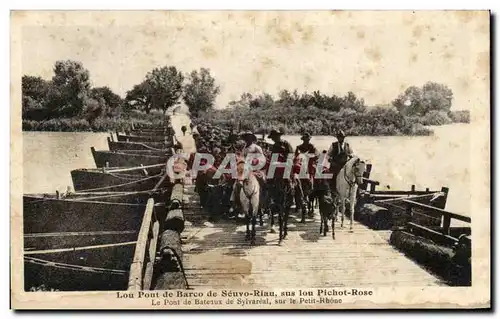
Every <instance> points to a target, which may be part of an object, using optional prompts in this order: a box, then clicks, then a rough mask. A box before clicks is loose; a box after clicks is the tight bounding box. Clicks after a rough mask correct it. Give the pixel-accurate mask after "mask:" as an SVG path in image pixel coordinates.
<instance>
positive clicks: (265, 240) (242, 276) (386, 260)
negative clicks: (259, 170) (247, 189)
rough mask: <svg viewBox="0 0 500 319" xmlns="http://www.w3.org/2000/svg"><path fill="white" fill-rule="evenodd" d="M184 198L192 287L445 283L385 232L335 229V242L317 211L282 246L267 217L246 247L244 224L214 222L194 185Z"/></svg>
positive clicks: (293, 226)
mask: <svg viewBox="0 0 500 319" xmlns="http://www.w3.org/2000/svg"><path fill="white" fill-rule="evenodd" d="M184 194H185V198H184V204H185V210H184V212H185V217H186V220H187V221H188V222H187V227H186V229H185V231H184V232H183V234H182V236H183V241H184V243H183V251H184V267H185V269H186V276H187V279H188V282H189V285H190V286H191V287H192V288H193V289H200V288H207V289H208V288H241V289H253V288H266V287H269V288H293V287H298V286H301V287H308V288H316V287H329V286H331V287H342V286H346V287H363V286H365V287H377V286H398V287H401V286H409V287H410V286H437V285H445V284H444V283H443V282H441V281H440V280H439V279H437V278H435V277H434V276H433V275H431V274H429V273H428V272H427V271H425V270H424V269H423V268H421V267H420V266H418V265H417V264H415V263H414V262H413V261H411V260H410V259H408V258H406V257H405V256H404V255H403V254H401V253H400V252H398V251H397V250H395V249H394V248H392V247H391V246H390V245H389V243H388V239H389V236H390V232H388V231H373V230H371V229H368V228H366V227H365V226H363V225H362V224H360V223H355V225H354V231H353V232H352V233H350V232H349V231H348V228H347V227H346V228H344V229H339V225H338V224H337V228H336V239H335V241H334V240H333V239H332V237H331V233H329V234H328V235H327V236H326V237H323V236H320V235H319V218H318V215H319V213H318V212H316V214H315V215H316V218H315V219H314V220H308V221H307V223H306V224H300V223H299V222H298V221H299V220H298V219H297V218H296V217H295V216H294V215H293V214H292V215H291V216H290V220H289V234H288V237H287V239H286V240H285V241H284V242H283V244H282V245H281V246H278V245H277V243H278V234H277V233H271V232H270V229H269V226H268V223H267V220H265V221H264V226H263V227H259V226H257V243H256V245H255V246H250V245H249V243H248V242H246V241H245V239H244V237H245V225H244V224H243V222H242V221H237V220H229V221H220V222H216V223H215V224H212V223H210V222H208V221H207V218H206V216H205V214H204V212H203V211H202V210H201V209H200V208H199V202H198V198H197V194H195V193H194V187H193V186H192V185H186V186H185V192H184Z"/></svg>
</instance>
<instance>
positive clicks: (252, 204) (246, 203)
mask: <svg viewBox="0 0 500 319" xmlns="http://www.w3.org/2000/svg"><path fill="white" fill-rule="evenodd" d="M236 183H239V194H236V195H237V197H236V198H237V200H238V201H239V207H240V208H241V212H242V213H244V214H245V219H246V236H245V239H246V240H250V244H251V245H254V244H255V224H256V223H257V215H259V212H260V210H261V208H260V196H261V189H260V183H259V181H258V180H257V177H255V175H254V174H253V173H252V172H250V173H249V174H248V176H247V177H245V178H244V179H243V180H241V179H238V180H237V181H236ZM261 218H262V217H261ZM250 224H252V229H251V231H250Z"/></svg>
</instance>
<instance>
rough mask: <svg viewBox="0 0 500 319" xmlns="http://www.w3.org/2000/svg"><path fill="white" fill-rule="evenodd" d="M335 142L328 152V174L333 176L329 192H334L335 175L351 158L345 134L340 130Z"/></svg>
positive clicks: (350, 149)
mask: <svg viewBox="0 0 500 319" xmlns="http://www.w3.org/2000/svg"><path fill="white" fill-rule="evenodd" d="M336 137H337V142H333V143H332V145H331V146H330V149H329V150H328V153H327V155H328V158H329V162H330V172H331V173H332V174H333V178H332V183H331V190H332V192H335V188H336V180H337V175H338V173H339V172H340V170H341V169H342V167H344V165H345V163H347V161H348V160H349V158H351V157H352V156H353V152H352V148H351V146H350V145H349V143H347V142H345V133H344V132H343V131H342V130H338V131H337V135H336Z"/></svg>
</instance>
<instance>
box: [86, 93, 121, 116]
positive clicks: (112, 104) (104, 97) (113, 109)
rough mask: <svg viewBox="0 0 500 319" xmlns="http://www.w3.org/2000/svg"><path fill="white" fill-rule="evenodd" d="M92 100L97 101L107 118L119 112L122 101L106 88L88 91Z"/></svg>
mask: <svg viewBox="0 0 500 319" xmlns="http://www.w3.org/2000/svg"><path fill="white" fill-rule="evenodd" d="M90 96H91V98H92V99H94V100H96V101H98V103H99V105H101V107H103V114H106V115H107V116H110V117H111V116H113V115H117V114H118V113H119V112H120V109H121V107H122V104H123V101H122V98H121V97H120V96H119V95H118V94H115V93H114V92H113V91H111V89H110V88H109V87H107V86H103V87H97V88H93V89H91V90H90Z"/></svg>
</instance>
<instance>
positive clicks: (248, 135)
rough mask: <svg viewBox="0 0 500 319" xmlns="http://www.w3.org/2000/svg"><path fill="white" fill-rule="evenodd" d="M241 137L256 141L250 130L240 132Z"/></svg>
mask: <svg viewBox="0 0 500 319" xmlns="http://www.w3.org/2000/svg"><path fill="white" fill-rule="evenodd" d="M241 138H242V139H244V140H247V139H250V140H253V141H254V142H256V141H257V136H255V134H253V133H252V132H251V131H246V132H243V133H241Z"/></svg>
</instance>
